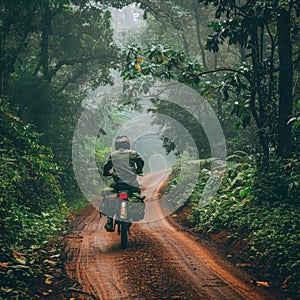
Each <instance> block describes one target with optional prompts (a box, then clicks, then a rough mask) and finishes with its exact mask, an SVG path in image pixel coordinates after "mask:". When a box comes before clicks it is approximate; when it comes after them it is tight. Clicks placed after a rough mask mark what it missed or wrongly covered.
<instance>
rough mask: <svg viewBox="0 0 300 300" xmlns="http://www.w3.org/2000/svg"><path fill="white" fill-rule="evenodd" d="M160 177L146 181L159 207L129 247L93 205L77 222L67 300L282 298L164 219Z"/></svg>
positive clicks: (137, 227) (68, 251)
mask: <svg viewBox="0 0 300 300" xmlns="http://www.w3.org/2000/svg"><path fill="white" fill-rule="evenodd" d="M157 176H158V175H157V174H149V175H147V176H145V177H143V179H142V185H143V192H144V193H145V194H146V196H147V198H146V202H148V201H149V202H150V201H151V202H153V203H155V202H156V203H157V205H153V203H152V204H151V206H150V207H151V209H147V211H146V216H145V219H144V221H143V222H141V223H134V224H133V225H132V228H131V235H130V236H129V242H128V248H127V249H125V250H122V249H121V247H120V238H119V236H118V235H117V233H108V232H106V231H105V229H104V224H105V221H106V220H105V219H106V218H105V217H102V218H100V217H99V212H98V211H97V210H96V209H95V208H93V207H92V206H90V205H89V206H87V207H86V209H85V210H84V211H83V213H82V214H81V216H80V217H79V218H78V219H77V220H76V221H75V222H74V223H73V224H72V228H71V229H72V230H71V233H70V234H68V236H67V237H66V239H65V245H66V246H65V270H66V272H67V274H68V276H69V278H70V279H71V280H72V281H74V285H73V286H72V287H69V288H66V290H65V292H66V294H67V296H66V294H65V295H62V297H61V299H67V298H68V299H70V297H71V298H75V299H101V300H102V299H103V300H114V299H116V300H122V299H123V300H125V299H128V300H129V299H134V300H136V299H145V300H151V299H191V300H197V299H203V300H208V299H230V300H234V299H247V300H273V299H276V300H279V299H280V298H279V297H276V298H275V297H272V296H271V295H269V294H268V293H267V292H268V291H267V290H264V289H263V288H259V287H256V286H254V285H252V284H251V278H250V277H249V276H248V275H247V274H245V273H244V272H243V271H242V270H240V269H238V268H236V267H234V266H233V265H231V264H230V263H229V262H227V261H226V260H224V259H222V258H221V257H220V256H219V255H218V254H217V253H215V250H213V248H212V247H210V246H209V244H207V243H206V242H204V241H201V240H199V239H198V240H197V238H196V237H195V236H193V235H190V234H188V233H186V232H185V231H184V230H181V228H180V227H179V226H178V225H176V224H173V222H172V220H170V218H164V217H163V213H162V212H161V209H160V206H159V202H158V201H157V199H158V198H159V191H160V185H161V184H163V181H164V178H160V182H159V184H153V182H155V180H157ZM165 176H167V173H166V174H165ZM148 208H149V207H148ZM160 216H161V217H160ZM153 219H155V220H156V221H151V220H153Z"/></svg>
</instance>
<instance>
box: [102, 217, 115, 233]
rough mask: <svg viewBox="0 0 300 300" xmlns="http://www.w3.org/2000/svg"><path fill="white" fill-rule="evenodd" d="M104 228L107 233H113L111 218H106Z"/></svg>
mask: <svg viewBox="0 0 300 300" xmlns="http://www.w3.org/2000/svg"><path fill="white" fill-rule="evenodd" d="M104 228H105V229H106V231H108V232H114V231H115V228H114V220H113V218H110V217H107V221H106V224H105V226H104Z"/></svg>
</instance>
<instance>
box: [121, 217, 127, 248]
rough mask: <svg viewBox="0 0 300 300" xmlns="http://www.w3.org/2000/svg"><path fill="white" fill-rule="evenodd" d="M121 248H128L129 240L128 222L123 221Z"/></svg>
mask: <svg viewBox="0 0 300 300" xmlns="http://www.w3.org/2000/svg"><path fill="white" fill-rule="evenodd" d="M120 226H121V248H122V249H126V247H127V241H128V226H127V223H126V222H121V224H120Z"/></svg>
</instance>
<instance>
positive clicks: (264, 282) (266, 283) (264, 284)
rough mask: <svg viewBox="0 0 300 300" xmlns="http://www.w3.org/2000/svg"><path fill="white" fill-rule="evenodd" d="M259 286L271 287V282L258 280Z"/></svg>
mask: <svg viewBox="0 0 300 300" xmlns="http://www.w3.org/2000/svg"><path fill="white" fill-rule="evenodd" d="M255 283H256V284H257V286H263V287H268V288H269V287H270V284H269V283H268V282H266V281H256V282H255Z"/></svg>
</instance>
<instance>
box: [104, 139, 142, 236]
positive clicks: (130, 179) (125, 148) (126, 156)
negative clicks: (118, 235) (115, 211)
mask: <svg viewBox="0 0 300 300" xmlns="http://www.w3.org/2000/svg"><path fill="white" fill-rule="evenodd" d="M143 167H144V161H143V159H142V157H141V156H140V154H139V153H138V152H136V151H134V150H131V149H130V140H129V138H128V137H127V136H125V135H119V136H117V137H116V139H115V151H113V152H112V153H111V155H110V157H109V158H108V160H107V162H106V163H105V165H104V168H103V175H104V176H112V178H113V183H112V184H111V187H112V188H113V189H114V190H115V191H116V187H117V185H118V183H120V182H122V183H126V184H127V185H128V187H129V188H130V191H131V192H132V193H137V194H139V193H140V186H139V183H138V181H137V176H138V175H142V173H143ZM105 228H106V230H107V231H113V218H111V217H107V222H106V225H105Z"/></svg>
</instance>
